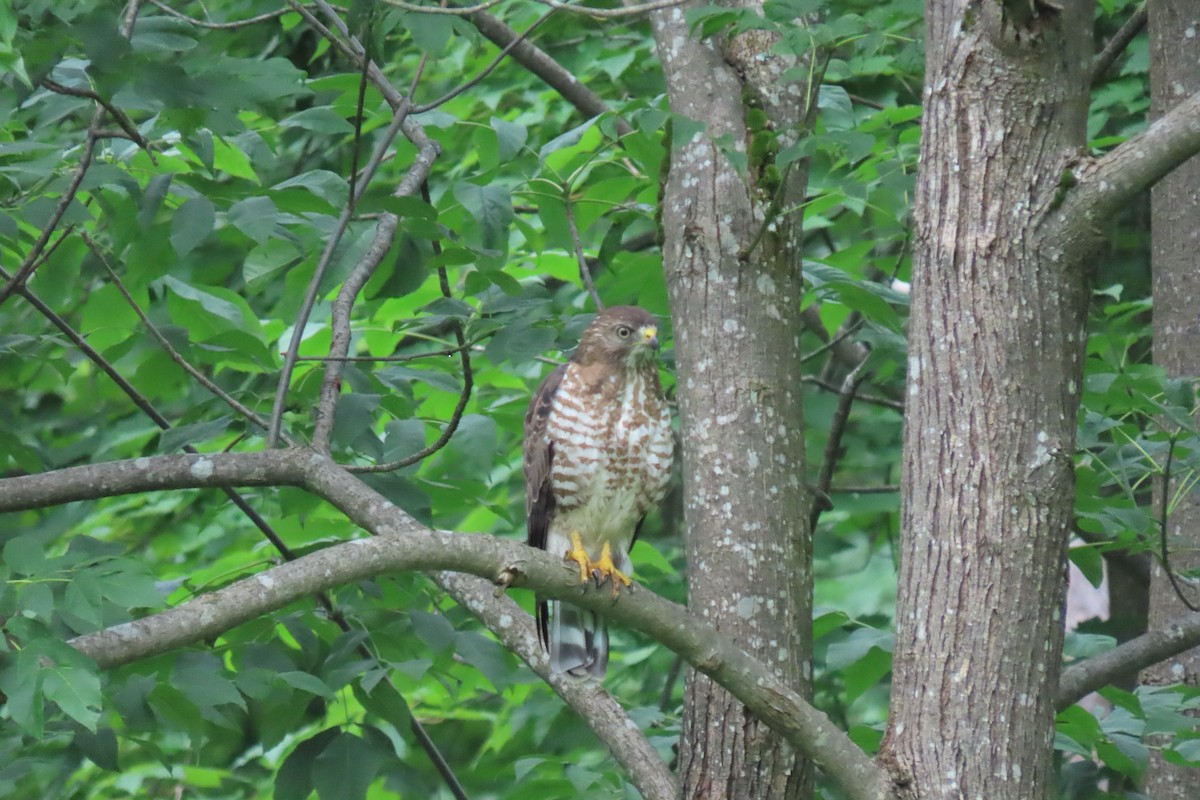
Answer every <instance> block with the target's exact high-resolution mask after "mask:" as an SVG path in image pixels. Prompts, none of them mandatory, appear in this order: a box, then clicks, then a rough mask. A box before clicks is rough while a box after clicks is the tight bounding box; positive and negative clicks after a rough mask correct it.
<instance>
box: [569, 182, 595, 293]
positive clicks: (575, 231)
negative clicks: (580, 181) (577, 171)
mask: <svg viewBox="0 0 1200 800" xmlns="http://www.w3.org/2000/svg"><path fill="white" fill-rule="evenodd" d="M563 205H565V206H566V209H567V227H568V228H570V230H571V245H572V246H573V247H574V248H575V262H576V263H577V264H579V277H580V279H581V280H582V281H583V285H584V286H586V287H587V290H588V294H590V295H591V296H592V302H593V303H595V304H596V310H597V311H603V310H604V302H603V301H602V300H601V299H600V293H599V292H597V291H596V284H595V282H593V281H592V271H591V270H590V269H588V263H587V259H586V258H584V256H583V242H582V241H580V239H579V228H578V227H577V226H576V225H575V210H574V208H573V206H572V205H571V188H570V187H569V186H567V187H564V188H563Z"/></svg>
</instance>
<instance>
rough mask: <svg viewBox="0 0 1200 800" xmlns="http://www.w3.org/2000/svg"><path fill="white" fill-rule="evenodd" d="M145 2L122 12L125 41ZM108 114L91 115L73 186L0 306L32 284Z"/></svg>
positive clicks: (0, 290)
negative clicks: (29, 283) (19, 288)
mask: <svg viewBox="0 0 1200 800" xmlns="http://www.w3.org/2000/svg"><path fill="white" fill-rule="evenodd" d="M141 5H142V0H129V3H128V4H127V5H126V6H125V10H124V12H122V19H121V28H120V30H121V35H122V36H124V37H125V38H126V39H128V38H129V35H130V33H131V32H132V31H133V25H134V22H135V21H136V20H137V13H138V9H139V8H141ZM107 113H108V112H107V110H106V109H105V107H104V105H102V104H101V105H98V106H97V108H96V110H95V112H94V113H93V114H92V120H91V122H89V123H88V127H87V136H86V137H85V139H84V143H83V151H82V152H81V153H80V155H79V165H78V166H76V167H75V173H74V174H73V175H72V176H71V181H70V183H68V184H67V188H66V190H65V191H64V192H63V193H62V196H61V197H60V198H58V204H57V205H55V207H54V211H53V213H51V214H50V219H49V220H48V221H47V222H46V224H45V226H44V227H43V228H42V232H41V234H40V235H39V236H38V238H37V241H35V242H34V243H33V247H31V248H30V249H29V252H28V253H27V254H26V255H25V260H24V261H22V262H21V266H20V267H18V268H17V272H16V274H15V275H13V276H12V277H11V278H8V279H7V280H6V282H5V284H4V286H2V287H0V305H3V304H4V301H5V300H7V299H8V298H9V297H10V296H12V294H13V292H14V291H17V289H18V287H20V286H24V285H25V283H26V282H27V281H28V280H29V276H30V275H32V274H33V271H34V270H35V269H37V268H38V266H39V265H40V264H42V263H45V262H44V261H42V260H40V256H41V254H42V251H43V250H44V249H45V248H46V244H47V243H48V242H49V241H50V237H51V236H53V235H54V231H55V230H56V229H57V228H58V225H59V223H61V222H62V219H63V216H64V215H65V214H66V213H67V209H68V208H70V206H71V203H72V202H74V200H75V195H76V194H77V193H78V192H79V187H80V186H81V185H82V184H83V177H84V175H86V174H87V171H88V170H89V169H90V168H91V166H92V160H93V159H94V158H95V157H96V142H97V140H98V139H99V137H98V136H97V135H96V134H97V132H98V131H100V130H101V129H102V128H103V125H104V118H105V116H106V115H107Z"/></svg>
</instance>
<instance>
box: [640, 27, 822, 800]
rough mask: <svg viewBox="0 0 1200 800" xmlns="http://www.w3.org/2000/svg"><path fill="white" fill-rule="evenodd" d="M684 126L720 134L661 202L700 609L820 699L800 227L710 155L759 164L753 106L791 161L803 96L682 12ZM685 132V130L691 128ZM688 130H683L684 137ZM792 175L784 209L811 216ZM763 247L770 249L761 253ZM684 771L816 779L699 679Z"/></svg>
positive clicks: (678, 172)
mask: <svg viewBox="0 0 1200 800" xmlns="http://www.w3.org/2000/svg"><path fill="white" fill-rule="evenodd" d="M653 24H654V35H655V38H656V40H657V42H658V49H659V55H660V57H661V59H662V62H663V67H664V70H665V72H666V77H667V86H668V90H669V95H670V104H671V110H672V111H673V112H674V113H675V114H677V115H680V116H681V117H684V118H687V119H691V120H696V121H700V122H703V123H705V125H706V129H705V130H704V131H703V133H702V134H701V135H698V136H697V137H695V138H694V139H692V141H690V142H689V143H687V144H685V145H684V146H682V147H680V148H678V149H676V150H675V151H674V152H673V153H672V156H671V168H670V174H669V178H668V181H667V183H666V186H665V188H664V199H663V215H662V220H663V230H664V234H665V242H664V257H663V261H664V268H665V270H666V275H667V283H668V287H669V289H670V297H671V310H672V317H673V320H674V325H675V355H676V363H677V367H678V369H677V374H678V377H677V385H678V387H679V390H678V399H679V409H680V416H681V418H682V423H683V430H684V431H686V436H685V440H684V447H683V471H684V502H685V520H686V523H687V531H688V533H687V538H688V572H689V597H688V602H689V605H690V607H691V608H692V610H693V612H694V613H697V614H700V615H701V616H703V617H704V618H705V619H707V620H709V621H710V622H712V624H713V625H714V626H716V628H717V629H718V630H720V631H721V632H722V633H723V634H724V635H726V636H728V637H730V638H731V639H733V640H734V641H735V642H737V643H738V644H739V645H740V646H741V647H743V648H744V649H745V650H747V651H748V652H750V653H751V654H753V655H755V656H757V657H758V658H760V659H762V660H763V661H764V663H768V664H770V665H771V666H772V667H773V668H774V669H775V671H776V672H777V674H778V675H779V676H780V677H781V678H783V679H784V680H786V681H787V682H788V683H789V684H790V685H791V686H793V687H795V688H796V689H797V690H798V691H800V692H801V693H802V694H804V695H807V694H808V693H809V678H810V675H809V671H808V668H807V665H808V663H809V659H810V657H811V652H810V648H811V616H812V602H811V592H812V576H811V569H810V565H811V552H810V536H809V530H808V524H807V508H808V505H807V504H808V498H807V492H806V490H805V485H804V438H803V433H802V431H803V418H802V411H801V404H800V355H801V354H800V351H799V342H800V321H799V310H800V296H801V290H802V286H801V284H802V280H801V271H800V263H801V261H800V256H799V238H800V235H799V222H798V219H796V218H795V217H793V218H787V219H782V220H779V221H778V222H777V224H776V225H775V226H774V227H773V229H772V230H770V231H768V232H767V233H766V235H764V236H762V237H761V238H759V234H760V231H762V229H763V219H764V216H763V215H764V213H765V212H766V209H767V207H768V205H769V201H770V199H771V198H770V197H769V196H768V194H767V191H766V190H765V189H763V188H762V187H761V186H760V185H759V183H758V177H759V176H760V174H761V170H760V167H761V166H762V165H756V164H753V163H752V164H751V167H750V171H749V174H748V175H747V176H746V177H745V178H743V177H742V176H740V175H739V174H738V173H737V172H736V171H735V170H734V168H733V167H732V166H731V165H730V163H729V161H728V160H727V159H726V157H725V156H724V155H723V154H722V153H721V151H720V149H719V147H718V146H717V145H716V144H715V143H714V140H717V139H719V138H720V137H722V136H725V135H728V136H729V141H731V142H733V143H734V146H736V147H738V148H739V149H741V150H743V151H744V150H745V144H746V139H747V128H746V122H745V114H746V111H747V109H746V107H745V105H744V102H745V99H746V98H748V97H754V98H755V100H756V102H757V104H758V106H759V107H760V108H763V109H764V111H765V112H766V113H767V115H768V117H769V118H770V119H771V120H772V123H773V124H774V125H775V126H776V130H778V131H781V132H783V140H784V144H785V146H786V143H787V142H788V141H789V140H794V136H795V135H797V134H796V133H795V132H796V131H797V130H798V126H799V124H800V123H801V122H802V121H803V119H804V117H805V112H804V107H805V103H804V98H805V97H807V92H806V89H807V87H804V86H801V85H796V84H791V85H788V84H784V83H783V82H781V81H779V80H778V74H779V73H780V72H782V70H783V69H785V68H786V67H787V66H791V63H792V62H788V61H787V60H786V59H783V58H780V57H779V56H767V55H766V52H767V49H768V48H769V46H770V45H771V44H772V43H773V42H772V40H770V39H769V37H762V36H761V35H759V32H755V34H753V35H747V36H745V37H739V39H737V40H734V41H732V42H721V41H718V40H713V41H709V42H700V41H697V40H696V39H695V38H694V36H693V35H692V33H691V32H690V31H689V30H688V26H687V24H686V22H685V21H684V17H683V12H682V11H681V10H680V9H668V10H666V11H663V12H659V13H657V14H656V15H655V16H654V17H653ZM677 126H678V123H677ZM677 130H678V127H677ZM804 184H805V175H804V174H803V171H801V170H793V172H792V174H791V176H790V182H789V185H788V186H787V187H786V189H785V192H786V194H785V196H784V198H783V200H784V202H783V203H781V207H784V208H788V207H794V206H795V205H797V204H798V203H797V201H798V200H799V199H800V198H802V197H803V194H804ZM756 240H757V242H756ZM684 704H685V705H684V719H683V738H682V742H681V743H680V771H681V777H682V780H683V784H684V787H683V793H684V796H685V797H688V798H704V800H720V799H722V798H744V799H745V800H785V799H788V800H790V799H791V798H801V797H803V796H806V795H807V794H808V793H809V792H810V791H811V789H810V785H811V779H810V770H809V769H808V766H807V764H806V763H805V762H803V761H802V760H800V759H799V758H798V757H797V756H796V754H795V753H794V751H793V750H792V749H791V748H790V747H789V746H788V745H787V744H786V742H785V741H784V740H783V738H782V737H780V736H778V735H777V734H775V733H773V732H772V731H770V730H769V729H768V728H767V726H766V725H764V724H762V723H761V722H759V721H758V720H756V719H754V718H753V717H751V716H750V715H749V714H748V712H747V711H746V710H745V709H744V708H743V707H742V706H741V704H740V703H738V702H737V700H735V699H734V698H733V697H732V695H730V694H729V693H728V692H726V691H725V690H724V689H722V688H721V687H720V686H718V685H716V684H715V683H713V682H712V681H710V680H709V679H708V678H706V677H704V676H702V675H700V674H698V673H695V672H693V673H691V675H690V677H689V679H688V683H687V689H686V698H685V701H684Z"/></svg>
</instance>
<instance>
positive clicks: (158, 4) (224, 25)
mask: <svg viewBox="0 0 1200 800" xmlns="http://www.w3.org/2000/svg"><path fill="white" fill-rule="evenodd" d="M149 2H150V4H151V5H152V6H154V7H155V8H157V9H158V10H160V11H162V12H164V13H166V14H169V15H170V16H172V17H175V18H176V19H181V20H183V21H184V22H188V23H191V24H192V25H195V26H196V27H197V28H208V29H209V30H217V31H231V30H237V29H238V28H245V27H249V26H250V25H257V24H258V23H260V22H270V21H271V20H273V19H279V18H280V17H282V16H283V15H284V14H286V13H288V10H287V9H286V8H280V9H276V10H275V11H268V12H267V13H266V14H259V15H258V16H256V17H247V18H246V19H239V20H237V21H235V22H206V21H204V20H202V19H196V18H195V17H189V16H188V15H187V14H184V13H183V12H182V11H176V10H175V9H173V8H171V7H170V6H169V5H167V4H166V3H164V2H162V0H149Z"/></svg>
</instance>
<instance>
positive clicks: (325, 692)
mask: <svg viewBox="0 0 1200 800" xmlns="http://www.w3.org/2000/svg"><path fill="white" fill-rule="evenodd" d="M277 677H278V678H279V680H281V681H283V682H284V683H286V684H287V685H288V686H291V687H293V688H296V689H299V690H300V691H302V692H308V693H309V694H313V695H316V696H317V697H324V698H326V699H332V698H333V696H334V694H333V691H332V690H331V689H330V688H329V686H327V685H326V684H325V682H324V681H323V680H321V679H320V678H318V677H317V676H316V675H311V674H309V673H307V672H298V671H296V670H291V671H288V672H280V673H279V674H278V675H277Z"/></svg>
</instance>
